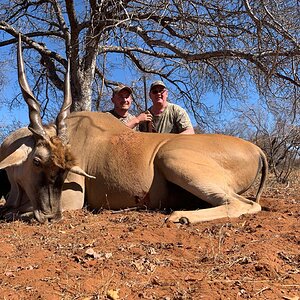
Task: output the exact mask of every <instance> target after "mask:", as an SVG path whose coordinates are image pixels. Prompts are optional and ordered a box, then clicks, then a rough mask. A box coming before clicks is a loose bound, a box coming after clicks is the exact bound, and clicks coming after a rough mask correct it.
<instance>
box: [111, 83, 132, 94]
mask: <svg viewBox="0 0 300 300" xmlns="http://www.w3.org/2000/svg"><path fill="white" fill-rule="evenodd" d="M123 90H127V91H128V92H129V93H130V94H132V89H131V88H130V87H129V86H127V85H124V84H120V85H118V86H116V87H115V88H114V89H113V96H114V95H116V94H118V93H119V92H121V91H123Z"/></svg>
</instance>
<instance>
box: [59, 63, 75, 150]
mask: <svg viewBox="0 0 300 300" xmlns="http://www.w3.org/2000/svg"><path fill="white" fill-rule="evenodd" d="M71 104H72V96H71V85H70V59H68V68H67V72H66V76H65V85H64V103H63V105H62V107H61V110H60V112H59V114H58V116H57V118H56V127H57V135H58V137H60V139H61V141H62V142H63V144H67V143H68V137H67V125H66V117H67V116H68V115H69V114H70V106H71Z"/></svg>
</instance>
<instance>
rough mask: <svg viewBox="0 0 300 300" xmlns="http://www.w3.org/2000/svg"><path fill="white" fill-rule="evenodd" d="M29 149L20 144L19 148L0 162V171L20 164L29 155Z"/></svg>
mask: <svg viewBox="0 0 300 300" xmlns="http://www.w3.org/2000/svg"><path fill="white" fill-rule="evenodd" d="M31 150H32V149H31V148H30V147H28V146H26V145H24V144H22V145H21V147H19V148H18V149H16V150H15V151H14V152H12V153H11V154H9V155H8V156H6V157H5V158H4V159H3V160H2V161H1V162H0V169H5V168H7V167H12V166H18V165H20V164H22V163H23V162H24V161H25V160H26V159H27V158H28V155H29V153H30V152H31Z"/></svg>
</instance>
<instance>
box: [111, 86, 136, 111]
mask: <svg viewBox="0 0 300 300" xmlns="http://www.w3.org/2000/svg"><path fill="white" fill-rule="evenodd" d="M111 100H112V102H113V104H114V105H115V107H116V108H119V109H126V110H128V109H129V107H130V105H131V102H132V98H131V94H130V93H129V91H127V90H121V91H120V92H119V93H117V94H115V95H114V96H113V97H112V99H111Z"/></svg>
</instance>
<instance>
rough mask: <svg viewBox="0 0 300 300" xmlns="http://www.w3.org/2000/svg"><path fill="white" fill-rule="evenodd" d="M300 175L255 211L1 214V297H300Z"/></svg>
mask: <svg viewBox="0 0 300 300" xmlns="http://www.w3.org/2000/svg"><path fill="white" fill-rule="evenodd" d="M299 191H300V184H299V180H296V181H295V182H294V183H293V185H291V186H290V187H284V186H277V185H276V186H274V185H273V186H271V185H270V184H269V186H268V188H267V189H266V191H265V193H264V195H263V197H262V200H261V204H262V206H263V207H264V210H263V211H262V212H260V213H258V214H256V215H247V216H242V217H240V218H236V219H220V220H216V221H211V222H204V223H201V224H197V225H193V226H189V225H175V224H172V225H169V224H166V223H165V222H164V220H165V217H166V215H164V214H163V213H161V212H149V211H139V212H137V211H131V212H122V213H112V212H111V211H104V212H102V213H100V214H92V213H91V212H87V211H85V210H81V211H75V212H67V213H64V219H63V220H62V221H60V222H59V223H56V224H46V225H40V224H37V223H36V222H35V221H32V222H30V223H26V222H21V221H15V222H11V223H6V222H2V223H0V227H1V239H0V299H9V300H12V299H18V300H19V299H49V300H50V299H51V300H54V299H82V300H87V299H165V300H171V299H287V300H288V299H290V300H297V299H299V298H300V226H299V222H300V193H299Z"/></svg>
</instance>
